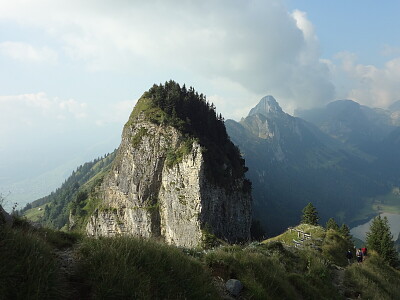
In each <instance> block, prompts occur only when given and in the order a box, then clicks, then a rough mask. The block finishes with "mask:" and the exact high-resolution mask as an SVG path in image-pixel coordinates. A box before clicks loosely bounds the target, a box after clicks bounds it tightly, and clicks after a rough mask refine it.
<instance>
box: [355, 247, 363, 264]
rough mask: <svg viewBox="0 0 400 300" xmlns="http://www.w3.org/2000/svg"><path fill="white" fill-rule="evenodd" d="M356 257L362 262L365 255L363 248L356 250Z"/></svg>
mask: <svg viewBox="0 0 400 300" xmlns="http://www.w3.org/2000/svg"><path fill="white" fill-rule="evenodd" d="M356 257H357V262H358V263H362V261H363V255H362V251H361V248H359V249H358V250H357V252H356Z"/></svg>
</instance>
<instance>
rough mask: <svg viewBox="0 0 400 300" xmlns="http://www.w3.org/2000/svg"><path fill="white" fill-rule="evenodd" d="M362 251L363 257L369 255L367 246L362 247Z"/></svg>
mask: <svg viewBox="0 0 400 300" xmlns="http://www.w3.org/2000/svg"><path fill="white" fill-rule="evenodd" d="M361 252H362V255H363V259H365V258H366V256H367V247H364V248H362V249H361Z"/></svg>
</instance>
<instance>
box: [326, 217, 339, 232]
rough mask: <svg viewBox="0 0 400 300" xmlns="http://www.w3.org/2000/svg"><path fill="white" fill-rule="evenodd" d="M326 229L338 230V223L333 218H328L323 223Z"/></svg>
mask: <svg viewBox="0 0 400 300" xmlns="http://www.w3.org/2000/svg"><path fill="white" fill-rule="evenodd" d="M325 228H326V230H329V229H333V230H336V231H339V225H338V224H337V223H336V221H335V219H334V218H330V219H329V220H328V222H326V225H325Z"/></svg>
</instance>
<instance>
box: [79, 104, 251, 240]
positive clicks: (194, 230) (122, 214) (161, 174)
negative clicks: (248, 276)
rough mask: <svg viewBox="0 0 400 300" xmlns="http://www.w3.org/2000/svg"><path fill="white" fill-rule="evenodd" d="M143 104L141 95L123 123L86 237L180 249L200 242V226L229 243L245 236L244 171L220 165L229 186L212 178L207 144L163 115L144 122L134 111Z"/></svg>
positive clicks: (247, 223) (248, 221)
mask: <svg viewBox="0 0 400 300" xmlns="http://www.w3.org/2000/svg"><path fill="white" fill-rule="evenodd" d="M148 101H149V100H148V99H144V98H142V99H140V100H139V102H138V104H137V107H136V108H135V110H134V112H133V113H132V115H131V117H130V120H129V121H128V123H127V124H126V125H125V127H124V130H123V134H122V142H121V145H120V147H119V149H118V153H117V156H116V158H115V161H114V163H113V167H112V169H111V171H110V172H109V173H108V175H107V176H106V177H105V179H104V181H103V183H102V185H101V187H100V188H99V189H100V191H99V195H100V196H99V197H100V199H99V205H98V207H97V208H96V210H95V211H94V213H93V215H92V216H90V219H89V222H88V223H87V226H86V232H87V234H88V235H91V236H114V235H118V234H130V235H137V236H142V237H160V238H162V239H164V240H165V241H166V242H167V243H169V244H174V245H177V246H184V247H196V246H201V244H202V239H203V236H204V233H205V232H206V231H207V232H208V233H212V234H214V235H215V236H216V237H218V238H221V239H224V240H226V241H228V242H238V241H244V240H248V239H249V235H250V225H251V196H250V190H249V189H246V181H245V179H244V178H243V176H241V177H234V176H232V175H231V174H230V172H232V171H230V170H225V171H226V174H225V175H224V176H225V177H227V176H228V177H229V176H231V177H232V178H231V179H232V180H230V178H224V180H225V181H224V182H227V183H228V184H225V186H224V185H223V184H218V182H216V181H215V180H212V178H213V177H212V176H210V174H212V172H213V170H212V168H211V169H210V165H209V160H210V159H208V160H207V159H206V158H205V155H204V152H205V151H207V149H205V148H204V147H202V146H201V145H200V142H199V140H198V139H196V138H193V137H190V136H189V135H188V134H184V133H183V132H182V131H181V130H179V129H177V128H176V126H175V127H174V126H171V125H169V124H168V123H166V122H163V121H162V118H163V116H162V114H161V121H160V122H159V120H160V119H158V121H157V122H155V121H154V120H151V119H150V120H149V114H148V113H145V112H142V111H141V110H140V106H145V104H146V102H148ZM152 113H153V114H156V113H157V111H155V112H152ZM222 168H227V166H226V165H224V166H222ZM215 171H216V172H217V171H219V170H215Z"/></svg>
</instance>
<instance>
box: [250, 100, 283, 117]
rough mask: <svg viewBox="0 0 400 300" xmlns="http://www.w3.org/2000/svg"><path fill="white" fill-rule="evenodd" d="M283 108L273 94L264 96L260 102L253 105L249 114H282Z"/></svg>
mask: <svg viewBox="0 0 400 300" xmlns="http://www.w3.org/2000/svg"><path fill="white" fill-rule="evenodd" d="M282 113H283V110H282V108H281V107H280V106H279V103H278V102H277V101H276V100H275V98H274V97H273V96H271V95H268V96H265V97H263V98H262V99H261V100H260V102H258V104H257V105H256V106H255V107H253V108H252V109H251V110H250V112H249V116H252V115H255V114H262V115H264V116H268V115H271V114H282Z"/></svg>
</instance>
